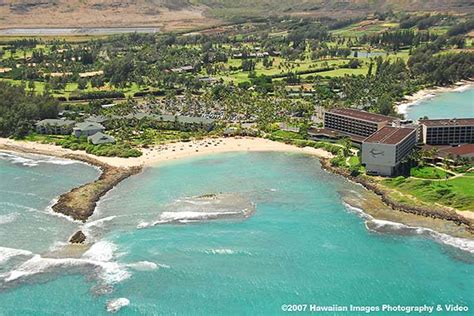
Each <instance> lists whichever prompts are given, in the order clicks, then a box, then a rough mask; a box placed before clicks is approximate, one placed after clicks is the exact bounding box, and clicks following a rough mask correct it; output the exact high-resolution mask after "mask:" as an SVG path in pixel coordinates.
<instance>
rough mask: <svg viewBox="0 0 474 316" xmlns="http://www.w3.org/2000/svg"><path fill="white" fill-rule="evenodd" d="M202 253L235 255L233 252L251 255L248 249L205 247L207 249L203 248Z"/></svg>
mask: <svg viewBox="0 0 474 316" xmlns="http://www.w3.org/2000/svg"><path fill="white" fill-rule="evenodd" d="M204 253H206V254H209V255H235V254H244V255H248V256H251V255H252V254H251V253H250V252H248V251H242V250H232V249H228V248H217V249H207V250H204Z"/></svg>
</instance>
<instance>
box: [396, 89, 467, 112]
mask: <svg viewBox="0 0 474 316" xmlns="http://www.w3.org/2000/svg"><path fill="white" fill-rule="evenodd" d="M472 87H474V82H473V81H460V82H457V83H455V84H454V85H452V86H448V87H436V88H428V89H423V90H420V91H418V92H416V93H414V94H412V95H408V96H405V100H404V101H402V102H399V103H398V104H396V105H395V110H396V111H397V113H399V114H403V115H405V114H406V113H407V111H408V108H409V107H411V106H413V105H415V104H417V103H419V102H421V101H423V100H427V99H431V98H433V97H435V96H436V95H437V94H439V93H443V92H462V91H464V90H466V89H469V88H472Z"/></svg>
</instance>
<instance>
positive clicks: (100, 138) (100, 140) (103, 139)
mask: <svg viewBox="0 0 474 316" xmlns="http://www.w3.org/2000/svg"><path fill="white" fill-rule="evenodd" d="M87 141H88V142H89V143H92V144H94V145H101V144H113V143H115V138H113V137H112V136H109V135H106V134H103V133H102V132H98V133H95V134H94V135H92V136H89V137H87Z"/></svg>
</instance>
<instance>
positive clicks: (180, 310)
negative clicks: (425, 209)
mask: <svg viewBox="0 0 474 316" xmlns="http://www.w3.org/2000/svg"><path fill="white" fill-rule="evenodd" d="M51 168H53V169H54V172H55V175H54V176H52V178H53V179H55V180H54V181H57V183H62V185H63V190H67V189H68V188H70V187H71V185H73V184H76V183H77V182H82V181H83V180H86V178H88V177H89V178H90V177H93V176H94V175H95V170H93V169H91V168H88V167H85V166H84V165H80V164H74V165H65V166H62V165H54V167H52V166H50V165H48V164H38V166H33V167H27V166H24V165H21V164H16V165H14V164H12V163H11V162H9V161H1V160H0V172H1V174H2V181H1V182H2V183H3V184H5V183H4V182H5V181H4V180H3V179H4V178H3V175H4V174H5V173H6V172H9V173H10V176H9V178H14V177H17V179H16V181H18V182H16V183H15V185H14V186H13V185H11V186H10V188H9V190H14V191H16V192H20V193H24V192H25V190H24V189H26V183H28V181H29V177H30V173H31V172H34V173H35V174H45V173H46V174H48V172H50V171H51ZM53 179H52V180H51V181H53ZM53 183H56V182H53ZM28 189H29V190H30V191H31V192H32V193H34V194H36V195H38V196H41V197H44V199H45V200H48V199H50V198H52V197H54V196H56V195H57V191H58V188H57V187H56V186H55V185H51V186H45V187H38V186H34V187H29V188H28ZM40 189H41V190H40ZM361 190H362V189H361V188H360V187H358V186H356V185H353V184H351V183H348V182H347V181H345V180H343V179H342V178H340V177H337V176H335V175H332V174H328V173H326V172H324V171H322V170H321V169H320V166H319V162H318V160H317V159H315V158H312V157H308V156H304V155H299V154H286V153H234V154H221V155H215V156H209V157H205V158H198V159H193V160H183V161H180V162H176V163H171V164H167V165H165V166H162V167H160V168H149V169H147V170H145V172H143V173H142V174H140V175H137V176H135V177H132V178H129V179H127V180H126V181H124V182H123V183H121V184H120V185H119V186H118V187H117V188H115V189H114V190H112V191H111V192H109V194H107V195H106V196H105V198H104V200H103V201H102V202H101V203H100V205H99V207H98V210H97V212H96V214H94V216H93V217H92V218H91V219H90V224H87V225H85V226H82V229H84V230H85V231H87V233H88V234H89V236H92V237H91V238H92V239H93V242H94V245H93V246H92V248H91V249H90V250H88V251H87V252H86V253H85V254H84V255H76V257H78V258H69V259H52V260H51V259H50V260H49V261H48V260H47V259H43V258H39V257H33V255H27V254H23V256H14V257H10V259H8V260H7V261H6V266H5V267H2V271H0V273H4V275H3V276H2V277H3V280H2V281H0V311H1V312H0V314H2V313H4V314H15V313H16V314H18V313H19V314H30V315H33V314H34V315H41V314H43V315H47V314H60V313H61V314H70V315H73V314H74V315H77V314H83V315H98V314H107V312H106V305H107V302H109V301H110V300H114V299H118V298H123V299H127V300H128V301H129V305H128V306H124V307H123V308H122V309H121V310H120V311H119V314H123V315H140V314H142V315H152V314H156V315H157V314H162V315H168V314H179V315H190V314H199V315H241V314H249V315H250V314H252V315H254V314H258V315H273V314H279V313H282V312H281V309H280V306H281V305H282V304H288V303H314V304H318V305H322V304H327V305H332V304H338V305H347V304H361V305H378V304H387V303H389V304H402V305H413V304H416V305H419V304H429V305H433V304H434V305H435V304H449V303H453V304H461V305H468V306H469V307H470V310H471V314H472V310H473V309H474V296H473V295H472V289H473V288H474V256H473V254H472V253H470V252H469V251H462V250H460V249H458V248H455V247H452V246H448V245H446V244H444V243H442V242H441V241H440V239H442V238H440V239H433V238H427V237H425V235H424V234H422V233H421V231H422V230H421V229H420V230H419V231H420V232H417V233H407V230H405V229H404V228H403V226H400V225H399V226H397V225H396V224H392V225H393V227H394V231H395V232H396V233H392V234H382V233H378V232H374V231H370V230H368V229H367V228H366V226H365V223H364V219H362V218H361V217H360V216H359V215H358V214H357V213H356V212H354V211H353V210H351V209H350V208H348V207H347V206H345V205H344V204H343V202H342V200H341V195H340V194H341V193H346V192H353V193H354V194H361V193H362V191H361ZM209 193H226V194H228V195H229V196H235V197H238V199H236V201H239V202H238V203H242V205H244V204H245V201H250V202H252V203H255V205H256V207H255V213H254V214H253V215H252V216H250V217H249V218H246V219H245V218H233V219H216V220H212V221H201V222H193V223H187V224H158V225H155V226H151V223H153V222H154V221H158V220H160V219H161V220H162V219H163V218H164V216H163V213H162V212H163V211H166V212H167V214H168V215H169V214H174V215H175V216H176V218H181V219H183V218H186V217H188V218H189V217H190V216H191V215H193V214H194V215H195V213H196V212H193V210H194V211H196V210H197V209H198V208H204V209H206V208H207V207H210V206H209V204H206V203H207V202H205V201H202V200H199V199H193V198H192V197H194V196H197V195H202V194H209ZM220 196H221V195H219V198H220ZM0 197H1V201H3V200H5V199H8V198H9V196H8V195H1V196H0ZM186 198H190V200H186ZM22 199H23V198H22ZM14 200H15V201H17V200H16V199H14ZM183 200H184V201H190V202H189V203H188V202H186V203H187V204H183ZM41 201H42V200H41ZM191 202H192V203H191ZM236 203H237V202H236ZM33 204H34V205H36V208H38V209H41V208H42V207H43V206H44V205H47V202H46V204H45V203H43V204H41V205H40V203H39V201H38V203H37V204H36V202H34V203H33V202H32V204H31V205H32V206H31V207H33V206H34V205H33ZM239 206H240V204H238V205H236V209H238V207H239ZM245 206H247V204H245ZM242 207H243V206H242ZM5 209H6V208H3V210H5ZM216 210H218V207H217V208H215V209H214V211H216ZM220 211H226V210H220ZM16 212H18V213H21V212H23V211H22V209H18V210H16ZM173 212H176V213H173ZM25 214H26V212H25ZM35 214H36V213H35ZM38 214H40V215H41V216H44V219H43V220H42V221H36V220H35V219H33V222H29V217H28V216H25V218H24V220H23V221H22V222H21V223H18V224H17V225H18V226H16V228H15V229H16V230H18V229H27V228H30V227H35V229H36V228H38V229H39V228H40V227H41V226H40V225H45V226H44V227H43V228H46V227H48V225H50V226H51V227H53V228H55V229H58V230H60V229H62V228H67V229H69V227H70V225H72V226H74V225H76V226H74V227H76V228H78V227H79V226H80V224H77V223H71V222H69V221H67V220H65V219H62V218H59V217H55V216H52V215H50V214H47V213H38ZM191 217H192V216H191ZM168 218H169V217H168ZM58 220H59V222H58ZM13 223H15V222H14V221H12V222H11V223H10V224H8V225H6V226H5V225H1V226H0V227H1V229H2V232H3V231H5V232H6V233H7V235H8V234H10V233H13V232H14V231H13V230H12V229H11V228H10V227H12V226H11V225H13ZM145 226H146V227H145ZM74 227H72V228H74ZM138 227H145V228H138ZM72 228H71V229H69V230H71V231H74V229H72ZM65 235H66V236H69V233H68V234H65ZM439 236H442V235H439ZM62 237H63V236H60V235H57V236H55V237H54V238H57V240H60V241H64V239H61V238H62ZM445 237H447V236H445ZM54 238H52V239H54ZM1 241H2V244H1V246H4V247H9V248H15V249H23V250H29V251H32V252H33V253H35V254H37V253H39V254H42V256H43V257H46V255H45V254H44V250H42V249H47V248H48V247H50V246H51V244H52V243H54V241H53V240H50V239H45V240H42V241H35V240H26V239H24V241H23V243H21V244H20V243H15V242H13V241H11V240H9V239H8V238H4V239H2V240H1ZM467 248H468V249H470V250H471V251H474V247H472V243H468V244H467ZM3 255H5V254H3ZM4 257H5V256H4ZM25 262H26V263H25ZM12 271H13V272H14V274H12ZM25 271H35V272H36V273H35V274H34V275H33V274H32V275H26V274H25V273H24V272H25ZM18 276H19V277H18ZM15 277H17V278H15ZM0 279H1V277H0ZM6 279H8V280H9V281H6ZM124 305H125V304H124ZM396 314H397V313H393V314H392V315H396ZM442 314H443V315H444V314H446V313H442ZM468 314H469V313H466V315H468ZM458 315H459V314H458Z"/></svg>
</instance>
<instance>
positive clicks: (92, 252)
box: [82, 241, 117, 262]
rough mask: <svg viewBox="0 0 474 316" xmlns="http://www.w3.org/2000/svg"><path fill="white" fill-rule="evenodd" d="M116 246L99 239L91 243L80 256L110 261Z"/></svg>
mask: <svg viewBox="0 0 474 316" xmlns="http://www.w3.org/2000/svg"><path fill="white" fill-rule="evenodd" d="M116 250H117V246H116V245H115V244H114V243H111V242H109V241H99V242H97V243H95V244H93V245H92V246H91V247H90V248H89V250H87V251H86V252H85V253H84V254H83V255H82V257H83V258H87V259H90V260H94V261H102V262H106V261H110V260H112V258H113V256H114V252H115V251H116Z"/></svg>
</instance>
